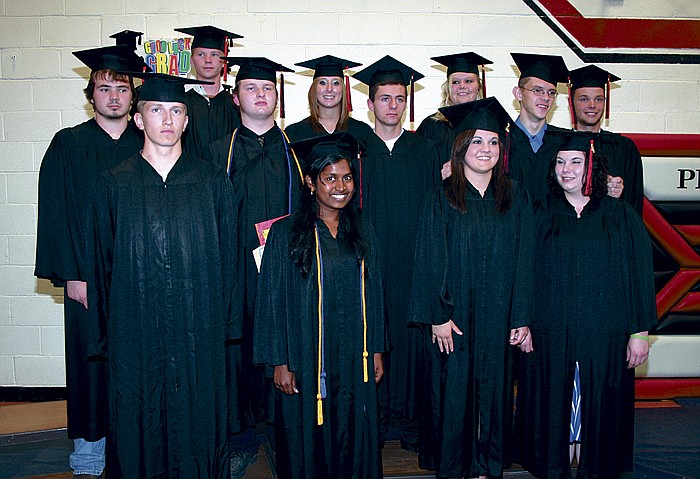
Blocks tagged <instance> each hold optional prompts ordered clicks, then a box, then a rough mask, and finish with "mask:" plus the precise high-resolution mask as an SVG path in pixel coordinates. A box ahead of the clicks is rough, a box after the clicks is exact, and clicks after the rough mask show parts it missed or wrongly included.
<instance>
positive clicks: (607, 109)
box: [605, 75, 610, 120]
mask: <svg viewBox="0 0 700 479" xmlns="http://www.w3.org/2000/svg"><path fill="white" fill-rule="evenodd" d="M605 89H606V92H605V119H606V120H609V119H610V75H608V84H607V85H606V88H605Z"/></svg>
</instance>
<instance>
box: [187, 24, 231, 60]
mask: <svg viewBox="0 0 700 479" xmlns="http://www.w3.org/2000/svg"><path fill="white" fill-rule="evenodd" d="M175 31H176V32H180V33H184V34H186V35H192V36H193V37H194V39H193V40H192V49H195V48H198V47H200V48H214V49H216V50H221V51H222V52H224V54H226V53H228V48H229V47H232V46H233V39H234V38H243V35H238V34H237V33H233V32H229V31H226V30H222V29H221V28H217V27H214V26H211V25H204V26H201V27H187V28H175Z"/></svg>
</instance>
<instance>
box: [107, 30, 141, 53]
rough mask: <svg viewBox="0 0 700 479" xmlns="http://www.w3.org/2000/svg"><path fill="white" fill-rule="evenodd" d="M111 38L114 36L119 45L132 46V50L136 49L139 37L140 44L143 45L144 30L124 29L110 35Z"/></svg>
mask: <svg viewBox="0 0 700 479" xmlns="http://www.w3.org/2000/svg"><path fill="white" fill-rule="evenodd" d="M109 38H114V40H115V43H116V44H117V45H123V46H126V47H131V49H132V50H134V51H136V40H137V39H138V42H139V45H141V40H142V38H143V32H135V31H133V30H122V31H121V32H117V33H114V34H112V35H110V36H109Z"/></svg>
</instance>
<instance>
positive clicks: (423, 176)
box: [359, 131, 440, 447]
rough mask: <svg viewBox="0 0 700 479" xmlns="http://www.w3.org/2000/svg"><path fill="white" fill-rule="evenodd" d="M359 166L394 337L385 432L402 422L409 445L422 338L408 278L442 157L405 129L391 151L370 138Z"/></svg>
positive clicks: (385, 383)
mask: <svg viewBox="0 0 700 479" xmlns="http://www.w3.org/2000/svg"><path fill="white" fill-rule="evenodd" d="M360 171H361V174H360V181H359V183H360V186H361V189H362V197H361V201H362V217H363V218H364V219H365V220H367V221H369V222H370V223H371V224H372V227H373V229H374V231H375V233H376V235H377V244H378V247H379V252H380V261H381V264H382V270H383V272H384V288H385V301H386V310H387V322H388V328H389V337H390V339H391V342H392V350H391V352H390V353H389V354H388V355H387V357H386V358H385V365H384V371H385V377H384V379H383V380H382V382H381V383H380V386H379V388H380V406H381V410H382V422H383V424H382V432H383V433H386V428H387V426H388V424H391V425H398V426H400V427H401V429H402V430H401V434H402V435H403V434H404V433H406V432H408V435H409V437H406V438H404V437H401V439H403V440H404V442H405V443H406V444H405V445H406V446H408V447H416V446H417V433H418V430H417V427H416V425H415V422H416V421H417V419H418V416H417V411H416V409H417V408H418V407H419V403H420V401H422V400H423V398H421V397H420V396H416V394H417V393H418V391H417V389H418V384H416V383H417V380H418V379H419V377H418V376H417V375H418V374H419V371H420V368H421V367H422V353H421V351H422V342H421V333H420V331H419V328H416V327H411V328H409V327H408V299H409V288H408V287H407V284H406V282H407V281H408V280H409V278H411V276H412V275H413V252H414V249H415V243H416V228H417V221H416V219H417V217H418V215H419V214H420V211H421V208H422V207H423V203H424V202H425V199H426V197H427V196H428V194H429V193H430V191H431V190H432V188H433V187H434V186H435V184H436V183H438V182H439V181H440V161H439V159H438V154H437V148H436V147H435V145H434V144H433V142H431V141H430V140H427V139H425V138H421V137H419V136H416V135H415V134H414V133H411V132H408V131H403V133H402V134H401V136H400V137H399V138H398V140H396V143H395V144H394V148H393V149H392V151H389V149H388V148H387V147H386V144H385V143H384V141H383V140H382V139H381V138H379V137H378V136H377V135H373V136H372V137H371V138H369V139H368V142H367V149H366V155H365V156H364V157H363V158H362V160H361V165H360ZM402 423H403V424H402ZM411 436H413V437H411Z"/></svg>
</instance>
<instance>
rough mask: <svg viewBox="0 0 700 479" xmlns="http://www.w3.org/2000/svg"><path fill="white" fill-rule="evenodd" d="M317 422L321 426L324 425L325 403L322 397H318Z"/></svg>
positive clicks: (318, 395)
mask: <svg viewBox="0 0 700 479" xmlns="http://www.w3.org/2000/svg"><path fill="white" fill-rule="evenodd" d="M316 399H318V401H316V421H317V423H318V425H319V426H322V425H323V401H322V400H321V395H320V394H317V395H316Z"/></svg>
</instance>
